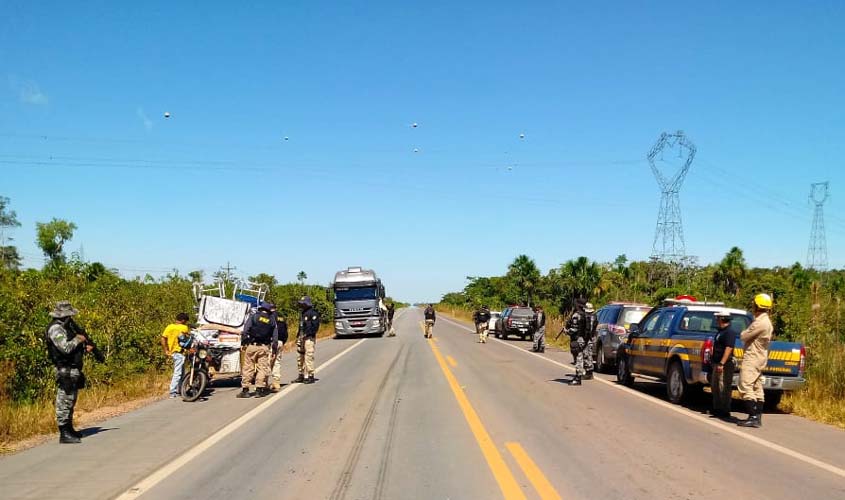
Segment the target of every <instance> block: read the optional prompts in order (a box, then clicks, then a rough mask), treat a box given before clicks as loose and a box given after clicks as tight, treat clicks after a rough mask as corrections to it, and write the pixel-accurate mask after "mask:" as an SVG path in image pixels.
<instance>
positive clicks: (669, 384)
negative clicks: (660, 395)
mask: <svg viewBox="0 0 845 500" xmlns="http://www.w3.org/2000/svg"><path fill="white" fill-rule="evenodd" d="M687 392H688V391H687V379H686V377H685V376H684V367H683V366H681V362H680V361H677V360H675V361H673V362H672V364H671V365H669V372H668V373H667V374H666V396H667V397H668V398H669V401H670V402H672V403H673V404H680V403H681V401H683V400H684V398H685V397H686V396H687Z"/></svg>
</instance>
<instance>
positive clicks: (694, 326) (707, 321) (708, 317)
mask: <svg viewBox="0 0 845 500" xmlns="http://www.w3.org/2000/svg"><path fill="white" fill-rule="evenodd" d="M750 323H751V319H750V318H749V317H748V316H745V315H744V314H732V315H731V330H733V331H734V332H737V333H739V332H741V331H743V330H745V329H746V328H748V325H749V324H750ZM678 328H679V329H680V330H683V331H689V332H702V333H716V332H717V331H719V327H718V325H717V324H716V318H715V317H714V316H713V311H687V313H686V314H684V317H683V318H682V319H681V324H680V325H679V326H678Z"/></svg>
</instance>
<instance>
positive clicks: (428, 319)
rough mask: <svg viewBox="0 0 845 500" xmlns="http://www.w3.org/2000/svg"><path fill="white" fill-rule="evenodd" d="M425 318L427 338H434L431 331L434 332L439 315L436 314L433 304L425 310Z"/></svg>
mask: <svg viewBox="0 0 845 500" xmlns="http://www.w3.org/2000/svg"><path fill="white" fill-rule="evenodd" d="M423 316H425V338H427V339H430V338H431V336H432V333H431V331H432V330H434V323H435V321H437V313H435V312H434V306H433V305H432V304H429V305H428V307H426V308H425V311H423Z"/></svg>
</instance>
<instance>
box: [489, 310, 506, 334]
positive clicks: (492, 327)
mask: <svg viewBox="0 0 845 500" xmlns="http://www.w3.org/2000/svg"><path fill="white" fill-rule="evenodd" d="M501 316H502V311H490V321H488V322H487V333H488V334H490V333H495V332H496V322H497V321H498V319H499V317H501Z"/></svg>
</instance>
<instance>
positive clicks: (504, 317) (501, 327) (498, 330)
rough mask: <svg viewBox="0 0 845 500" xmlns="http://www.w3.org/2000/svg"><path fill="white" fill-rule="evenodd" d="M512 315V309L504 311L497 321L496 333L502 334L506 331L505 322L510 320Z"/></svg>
mask: <svg viewBox="0 0 845 500" xmlns="http://www.w3.org/2000/svg"><path fill="white" fill-rule="evenodd" d="M510 313H511V308H510V307H506V308H505V310H504V311H502V315H501V316H499V319H497V320H496V333H502V332H504V331H505V322H506V321H507V320H508V316H509V315H510Z"/></svg>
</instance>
